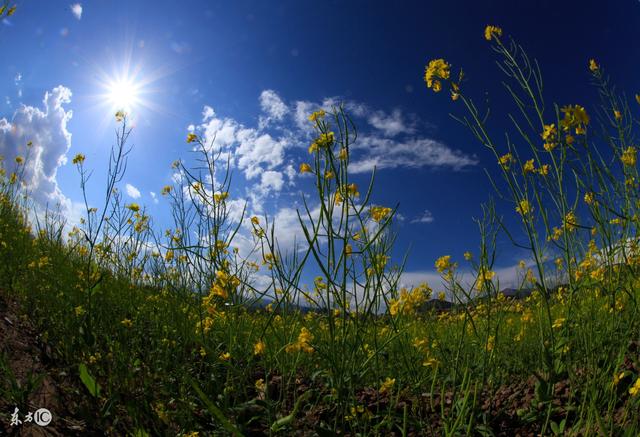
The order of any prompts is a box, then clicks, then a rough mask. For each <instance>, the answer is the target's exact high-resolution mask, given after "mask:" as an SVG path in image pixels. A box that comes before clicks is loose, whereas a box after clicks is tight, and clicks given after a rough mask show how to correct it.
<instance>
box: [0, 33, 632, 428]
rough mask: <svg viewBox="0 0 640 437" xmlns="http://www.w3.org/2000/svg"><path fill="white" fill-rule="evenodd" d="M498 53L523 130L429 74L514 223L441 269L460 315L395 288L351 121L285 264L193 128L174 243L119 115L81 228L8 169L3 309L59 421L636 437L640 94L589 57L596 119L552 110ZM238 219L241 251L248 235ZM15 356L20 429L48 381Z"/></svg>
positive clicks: (538, 87)
mask: <svg viewBox="0 0 640 437" xmlns="http://www.w3.org/2000/svg"><path fill="white" fill-rule="evenodd" d="M484 37H485V38H486V40H487V43H488V44H490V45H491V48H492V49H493V52H494V54H495V56H496V60H497V63H498V66H499V69H500V70H501V71H502V73H503V75H504V84H505V92H507V93H509V95H511V97H512V98H513V103H514V106H513V108H510V109H509V111H512V112H508V111H507V110H506V109H505V113H504V114H497V115H496V114H492V115H491V116H492V117H500V116H504V118H505V119H506V120H507V121H508V122H509V123H510V124H511V126H512V131H510V132H507V135H505V132H498V133H496V132H492V130H491V129H489V128H488V127H487V123H488V119H489V111H488V108H481V107H478V106H476V104H475V103H474V100H473V98H472V97H471V96H472V94H473V92H469V93H467V88H474V86H473V84H472V83H469V81H467V80H466V79H465V77H464V74H463V71H462V69H460V70H459V72H454V66H453V65H451V64H450V63H449V62H448V61H447V60H444V59H433V60H431V61H429V62H428V65H427V67H426V70H425V76H424V79H425V82H426V85H427V87H428V88H430V89H432V90H433V91H434V92H436V93H438V95H435V96H430V97H434V98H444V97H445V96H443V94H447V93H448V95H449V97H450V98H451V99H453V100H454V101H455V102H456V105H459V107H458V108H459V113H457V114H454V117H456V118H457V119H458V120H459V121H460V123H461V124H462V125H463V126H465V127H466V128H467V129H468V130H469V131H470V133H471V134H472V136H473V137H475V138H476V139H477V140H478V141H479V142H480V143H481V144H482V145H483V146H485V148H484V149H483V150H485V151H486V152H487V153H490V154H492V155H493V156H494V158H495V165H496V168H498V169H499V170H500V171H501V175H502V179H500V180H494V181H492V182H493V184H494V186H495V188H496V190H497V194H498V197H499V200H498V201H497V202H498V203H499V204H500V208H501V209H503V210H508V211H509V212H510V213H511V214H514V215H515V216H517V217H518V219H519V223H520V226H519V227H517V228H514V229H510V228H509V227H507V226H506V225H505V224H504V222H503V219H502V217H501V216H500V215H499V214H498V213H497V209H498V208H497V206H496V205H495V204H493V203H488V204H486V205H484V207H483V211H484V217H483V218H482V219H481V220H478V226H479V235H478V241H477V242H470V243H469V246H470V247H473V246H475V247H476V250H474V251H473V252H467V253H464V254H459V256H456V255H454V254H444V255H443V256H442V257H440V258H439V259H437V260H432V262H434V266H435V268H436V269H437V271H438V272H440V273H441V274H442V277H443V278H444V280H445V281H446V283H447V294H448V296H451V297H452V299H453V302H452V304H453V305H452V306H451V307H450V308H447V309H442V308H443V307H444V305H439V304H438V302H440V301H443V300H444V299H445V294H444V293H439V290H436V291H434V290H432V289H431V288H430V286H429V284H420V285H417V286H415V287H407V288H403V287H401V286H400V278H401V274H402V262H401V261H400V262H396V261H394V260H392V259H391V256H390V254H391V250H392V247H393V243H394V239H395V235H394V230H393V221H394V214H395V209H394V208H390V207H387V206H381V205H375V204H372V203H371V201H370V199H371V198H372V193H373V191H374V189H375V184H374V182H375V178H374V177H373V176H372V178H371V184H370V185H369V186H368V187H358V186H357V185H356V184H354V183H353V181H352V180H351V178H350V173H349V162H350V148H351V147H352V145H353V144H354V142H356V141H357V130H356V126H354V125H353V123H352V121H351V119H350V118H349V115H348V114H347V113H345V111H344V110H343V108H341V107H336V108H324V109H320V108H318V110H317V112H314V113H313V114H312V115H311V117H310V118H309V123H311V124H312V125H313V126H314V127H315V130H316V134H317V135H316V139H315V141H314V142H313V143H312V144H310V146H309V150H308V152H309V154H308V160H307V162H303V163H300V166H299V171H300V172H304V173H311V174H312V175H313V178H312V179H310V180H311V181H312V183H313V185H314V187H315V198H305V199H304V202H305V203H304V206H305V207H304V208H302V209H301V210H299V211H298V215H299V225H300V226H301V228H302V230H303V233H304V236H305V241H304V242H303V243H304V244H303V245H302V248H301V249H300V250H298V251H295V252H293V253H283V252H282V251H281V250H280V248H279V245H278V241H277V239H276V237H275V233H274V227H273V223H272V222H271V221H270V219H269V218H268V217H257V216H255V217H247V216H244V215H243V217H242V218H241V220H240V221H237V220H233V218H232V217H231V216H230V213H229V206H228V201H229V200H230V197H229V194H228V193H229V191H230V183H231V173H230V170H229V168H228V166H227V165H226V164H227V163H226V162H224V160H223V159H221V157H220V156H219V155H216V154H215V153H214V152H213V150H214V148H213V147H212V145H211V144H205V143H204V142H203V140H202V139H201V138H200V137H199V136H198V135H196V134H195V133H189V134H188V136H187V138H186V141H187V143H190V145H192V146H195V147H196V150H197V151H198V153H199V158H200V159H199V165H198V167H196V168H188V167H187V166H186V165H185V164H184V163H183V162H182V161H180V160H179V161H176V162H175V163H174V169H175V170H176V171H178V172H179V173H180V174H181V175H182V178H181V179H180V180H179V181H178V182H176V183H175V185H171V186H166V187H164V188H162V194H163V196H164V198H165V201H166V202H167V203H168V204H169V205H170V208H171V213H172V217H173V220H174V225H173V226H172V227H171V228H170V229H154V227H153V221H152V218H151V217H150V216H149V215H148V214H147V213H146V211H145V209H144V208H143V207H141V206H140V205H138V204H135V203H130V204H127V203H125V202H124V201H123V198H122V195H121V193H120V192H119V191H118V183H119V182H120V181H121V180H122V176H123V173H124V170H125V168H126V159H127V153H128V151H129V149H128V145H127V144H128V143H127V140H128V137H129V134H130V132H131V128H130V125H129V124H128V119H127V114H126V113H124V112H118V113H117V114H116V122H117V123H118V134H117V141H116V145H115V146H114V148H113V150H112V153H111V160H110V162H109V167H108V178H107V185H106V187H105V190H104V201H103V204H101V205H96V206H90V205H89V204H87V205H86V215H85V216H84V218H83V219H82V221H81V223H80V224H79V225H78V226H73V227H72V228H69V226H67V224H66V222H65V219H64V217H62V216H60V215H59V214H57V213H56V211H48V212H47V213H46V214H33V213H32V211H33V209H32V204H31V201H30V198H29V196H28V190H27V189H26V188H25V187H23V185H22V183H21V172H22V171H23V170H24V168H25V163H26V162H28V160H29V156H28V154H27V155H26V156H24V157H19V158H17V159H16V162H4V163H3V167H2V170H0V171H1V173H0V178H1V179H0V296H2V297H1V301H7V302H8V301H15V302H18V303H19V313H20V315H22V316H23V319H25V320H26V319H28V320H29V322H30V323H32V324H33V326H34V327H35V329H37V331H38V333H39V334H38V339H39V341H40V342H41V344H42V345H43V346H42V347H43V348H45V349H46V351H47V352H46V355H47V357H48V360H49V361H50V362H51V363H54V364H55V366H56V369H57V370H58V375H59V374H60V373H61V372H62V373H64V375H65V378H66V379H67V380H69V381H71V382H70V388H68V393H67V394H68V395H70V396H71V397H73V398H75V399H76V400H77V402H75V403H71V404H67V405H64V406H61V407H60V408H61V411H53V413H54V415H57V416H59V417H61V418H64V417H68V418H69V419H71V418H73V420H74V421H75V423H78V424H79V425H78V426H79V428H77V430H78V431H77V432H78V433H80V434H82V433H85V435H86V434H87V433H92V432H95V433H99V434H104V433H107V434H111V435H131V434H133V435H136V436H144V435H181V436H197V435H320V436H323V435H351V436H356V435H381V436H382V435H385V436H386V435H398V436H401V435H402V436H408V435H446V436H454V435H481V436H492V435H504V436H513V435H522V436H525V435H531V436H533V435H575V436H578V435H580V436H582V435H625V436H636V435H639V434H640V425H639V424H640V408H639V407H640V335H639V334H640V317H639V308H638V298H639V297H640V292H639V290H640V283H639V281H640V277H639V275H638V271H639V268H640V247H639V243H640V241H639V236H638V225H639V224H640V218H639V217H638V211H639V210H640V199H639V196H638V194H639V189H638V188H639V185H638V184H639V182H640V181H639V180H638V178H639V175H638V169H637V150H636V146H635V144H636V143H635V141H637V136H636V129H637V127H638V123H639V121H638V116H639V115H640V96H635V100H636V101H637V102H636V101H633V100H632V101H631V102H627V100H625V99H624V98H623V96H622V95H620V94H617V93H615V92H614V90H613V86H612V85H611V84H610V82H609V79H608V76H607V75H606V74H605V72H604V68H603V67H601V66H600V65H598V63H597V61H595V60H591V61H589V62H588V64H587V63H586V64H587V65H586V66H585V68H587V67H588V68H589V70H590V72H591V76H592V79H593V83H594V86H595V90H596V91H597V93H598V94H599V96H600V98H601V106H600V107H597V108H594V109H593V110H589V111H587V110H586V109H585V108H584V107H582V106H580V105H579V104H573V103H571V104H566V105H564V104H563V105H557V104H547V103H545V100H544V92H543V81H542V75H541V73H540V69H539V67H538V64H537V63H536V62H535V61H534V60H532V59H530V58H529V57H528V56H527V54H526V53H525V52H524V50H523V49H522V48H521V47H520V46H519V45H517V44H516V43H515V42H514V41H512V40H510V39H509V38H507V37H506V36H503V31H502V29H500V28H499V27H496V26H487V28H486V30H485V34H484ZM27 150H28V147H27ZM73 164H74V165H75V166H76V167H77V170H78V172H79V178H80V183H81V186H82V188H83V190H84V189H85V187H86V185H87V184H88V183H89V175H90V173H91V170H90V169H91V166H92V164H91V163H90V162H89V161H88V160H86V159H85V157H84V156H83V155H82V154H78V155H77V156H75V158H74V159H73ZM218 181H222V182H218ZM505 205H507V207H506V208H504V206H505ZM243 223H244V224H248V225H250V227H251V229H253V233H252V238H253V249H252V250H251V251H250V253H248V254H246V253H245V254H243V253H241V251H240V250H239V249H238V247H237V245H236V244H235V243H234V241H235V240H234V238H236V236H237V235H238V232H240V230H241V227H242V225H243ZM501 233H502V234H506V235H508V236H509V238H511V239H512V240H513V242H514V244H517V245H518V246H519V247H521V248H525V249H526V250H527V252H528V254H529V259H528V261H527V262H525V261H523V262H522V263H521V268H520V272H519V277H520V278H521V284H520V288H521V289H522V290H527V291H531V293H530V294H528V293H527V297H526V298H522V299H517V298H512V297H507V296H505V295H504V294H502V293H501V292H500V290H499V284H498V277H497V275H496V274H495V272H494V267H493V266H494V264H495V261H496V260H495V255H496V247H495V242H496V238H497V236H498V235H499V234H501ZM462 264H464V265H465V266H468V268H467V270H469V269H470V270H472V271H473V272H474V278H475V281H473V284H471V285H468V284H467V283H466V282H464V281H462V279H461V276H460V275H459V274H458V272H457V270H458V268H459V266H460V265H462ZM308 271H313V272H316V273H317V274H316V275H315V276H316V277H315V280H313V283H312V284H310V285H306V284H305V283H304V282H305V278H306V277H305V272H308ZM257 275H260V276H261V278H268V281H267V282H268V283H267V284H266V285H265V284H264V280H262V281H257V280H256V277H257ZM441 303H442V302H441ZM1 307H2V305H0V308H1ZM11 357H12V350H11V349H10V348H8V347H4V346H3V347H2V348H0V375H1V376H0V423H1V424H0V430H3V427H4V429H5V430H7V432H10V431H11V429H10V427H9V426H8V424H9V416H10V413H11V412H12V411H13V408H14V407H20V408H21V409H22V410H27V409H28V408H29V407H30V405H29V404H30V403H32V400H33V399H32V393H34V392H35V391H36V390H37V386H38V381H41V378H40V379H39V378H38V376H39V375H38V374H31V375H27V376H24V375H23V376H22V377H19V376H16V375H17V369H15V368H14V367H15V366H14V364H13V362H12V360H11ZM27 382H28V383H27ZM52 425H55V423H54V424H52Z"/></svg>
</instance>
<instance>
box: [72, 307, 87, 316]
mask: <svg viewBox="0 0 640 437" xmlns="http://www.w3.org/2000/svg"><path fill="white" fill-rule="evenodd" d="M73 311H74V312H75V313H76V316H81V315H83V314H84V312H85V311H84V308H82V305H78V306H77V307H75V308H74V309H73Z"/></svg>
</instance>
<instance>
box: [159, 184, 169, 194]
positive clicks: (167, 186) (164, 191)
mask: <svg viewBox="0 0 640 437" xmlns="http://www.w3.org/2000/svg"><path fill="white" fill-rule="evenodd" d="M170 192H171V185H165V186H164V187H162V191H160V194H162V195H163V196H166V195H167V194H169V193H170Z"/></svg>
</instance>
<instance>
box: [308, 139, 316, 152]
mask: <svg viewBox="0 0 640 437" xmlns="http://www.w3.org/2000/svg"><path fill="white" fill-rule="evenodd" d="M317 151H318V144H317V143H316V142H315V141H314V142H313V143H311V145H310V146H309V153H313V152H317Z"/></svg>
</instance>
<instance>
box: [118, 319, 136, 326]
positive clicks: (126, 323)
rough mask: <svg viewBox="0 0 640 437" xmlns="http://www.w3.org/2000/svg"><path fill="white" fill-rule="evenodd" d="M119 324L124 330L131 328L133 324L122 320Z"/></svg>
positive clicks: (127, 320)
mask: <svg viewBox="0 0 640 437" xmlns="http://www.w3.org/2000/svg"><path fill="white" fill-rule="evenodd" d="M120 324H122V326H124V327H126V328H131V327H132V326H133V322H132V321H131V320H129V319H124V320H122V321H121V322H120Z"/></svg>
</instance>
